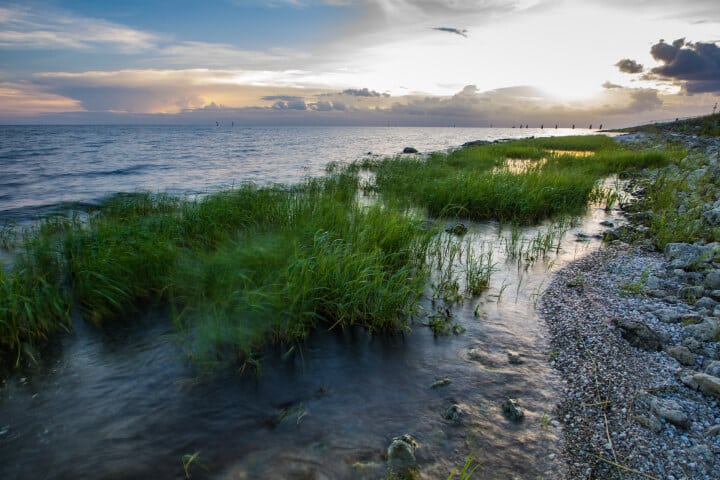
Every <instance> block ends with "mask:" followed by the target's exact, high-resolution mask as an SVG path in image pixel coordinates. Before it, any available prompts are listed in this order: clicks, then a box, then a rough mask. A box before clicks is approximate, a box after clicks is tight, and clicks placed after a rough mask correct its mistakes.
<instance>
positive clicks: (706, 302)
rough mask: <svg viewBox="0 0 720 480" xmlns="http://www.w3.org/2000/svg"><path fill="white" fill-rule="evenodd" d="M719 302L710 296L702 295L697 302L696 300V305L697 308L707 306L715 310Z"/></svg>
mask: <svg viewBox="0 0 720 480" xmlns="http://www.w3.org/2000/svg"><path fill="white" fill-rule="evenodd" d="M717 304H718V302H716V301H715V300H713V299H712V298H710V297H702V298H700V299H699V300H698V301H697V302H695V307H697V308H707V309H708V310H713V309H715V307H716V306H717Z"/></svg>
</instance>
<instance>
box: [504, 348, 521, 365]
mask: <svg viewBox="0 0 720 480" xmlns="http://www.w3.org/2000/svg"><path fill="white" fill-rule="evenodd" d="M507 356H508V362H509V363H510V365H521V364H523V363H525V360H523V358H522V357H521V356H520V354H519V353H517V352H513V351H512V350H508V352H507Z"/></svg>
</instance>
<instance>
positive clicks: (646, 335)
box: [615, 319, 662, 352]
mask: <svg viewBox="0 0 720 480" xmlns="http://www.w3.org/2000/svg"><path fill="white" fill-rule="evenodd" d="M615 324H616V325H617V326H618V327H619V328H620V334H621V335H622V337H623V338H624V339H625V340H627V341H628V343H630V345H632V346H633V347H636V348H642V349H643V350H648V351H651V352H658V351H660V349H661V348H662V339H661V338H660V335H658V334H657V332H655V331H654V330H653V329H651V328H650V327H648V326H647V325H645V324H643V323H640V322H638V321H637V320H628V319H618V320H615Z"/></svg>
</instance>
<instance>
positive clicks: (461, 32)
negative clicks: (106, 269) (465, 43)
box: [433, 27, 467, 38]
mask: <svg viewBox="0 0 720 480" xmlns="http://www.w3.org/2000/svg"><path fill="white" fill-rule="evenodd" d="M433 30H438V31H440V32H448V33H455V34H457V35H460V36H461V37H465V38H467V30H460V29H458V28H451V27H433Z"/></svg>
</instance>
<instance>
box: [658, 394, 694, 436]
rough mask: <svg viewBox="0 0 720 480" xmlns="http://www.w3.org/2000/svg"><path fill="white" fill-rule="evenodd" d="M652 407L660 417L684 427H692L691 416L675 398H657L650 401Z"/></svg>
mask: <svg viewBox="0 0 720 480" xmlns="http://www.w3.org/2000/svg"><path fill="white" fill-rule="evenodd" d="M650 408H651V409H652V411H653V412H655V414H656V415H657V416H658V417H660V418H663V419H665V420H667V421H668V422H670V423H672V424H673V425H675V426H677V427H680V428H683V429H687V428H688V427H690V418H689V417H688V416H687V413H685V412H684V411H683V408H682V407H681V406H680V404H679V403H678V402H676V401H675V400H670V399H660V398H655V399H653V400H652V401H651V402H650Z"/></svg>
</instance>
